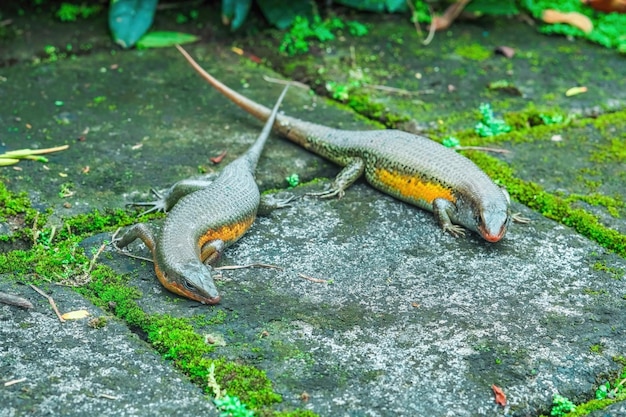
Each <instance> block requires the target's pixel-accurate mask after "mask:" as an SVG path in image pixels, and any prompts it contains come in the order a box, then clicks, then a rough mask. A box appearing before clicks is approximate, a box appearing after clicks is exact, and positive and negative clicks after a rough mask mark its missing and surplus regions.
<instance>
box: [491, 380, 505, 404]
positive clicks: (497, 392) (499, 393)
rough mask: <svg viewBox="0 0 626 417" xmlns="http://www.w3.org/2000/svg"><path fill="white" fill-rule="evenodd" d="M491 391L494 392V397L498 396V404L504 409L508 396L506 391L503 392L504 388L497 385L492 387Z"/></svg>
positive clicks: (496, 399)
mask: <svg viewBox="0 0 626 417" xmlns="http://www.w3.org/2000/svg"><path fill="white" fill-rule="evenodd" d="M491 389H492V390H493V395H495V396H496V398H495V401H496V404H498V405H501V406H502V407H504V406H505V405H506V395H505V394H504V391H502V388H500V387H499V386H497V385H492V386H491Z"/></svg>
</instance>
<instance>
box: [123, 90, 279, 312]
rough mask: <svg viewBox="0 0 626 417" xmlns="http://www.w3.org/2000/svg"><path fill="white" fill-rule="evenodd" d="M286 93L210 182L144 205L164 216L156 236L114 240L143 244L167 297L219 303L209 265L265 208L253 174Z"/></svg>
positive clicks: (141, 233) (135, 234) (135, 231)
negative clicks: (249, 140) (243, 149)
mask: <svg viewBox="0 0 626 417" xmlns="http://www.w3.org/2000/svg"><path fill="white" fill-rule="evenodd" d="M288 88H289V85H287V86H286V87H285V88H284V90H283V91H282V93H281V95H280V97H279V98H278V100H277V101H276V104H275V105H274V108H273V109H272V110H271V112H270V114H269V117H268V118H267V121H266V123H265V126H264V127H263V130H262V132H261V134H260V135H259V137H258V138H257V139H256V141H255V142H254V144H253V145H252V146H251V147H250V148H249V149H248V150H247V151H246V152H245V153H244V154H243V155H241V156H240V157H239V158H237V159H235V160H234V161H233V162H231V163H229V164H228V165H227V166H226V167H224V169H223V170H222V172H221V173H220V174H219V176H218V177H217V178H216V179H215V180H214V181H212V182H198V181H195V180H191V181H188V180H182V181H179V182H178V183H176V184H174V185H173V186H172V187H170V189H169V190H168V191H167V192H166V193H165V195H164V196H162V197H161V199H160V200H159V201H156V202H153V203H142V205H153V209H154V210H163V211H167V215H166V217H165V222H164V224H163V226H162V228H161V230H160V231H159V232H158V233H156V232H155V231H153V229H152V228H151V227H149V226H148V225H147V224H145V223H138V224H135V225H133V226H131V227H130V228H129V229H128V230H127V231H126V232H125V233H124V234H123V235H122V236H121V237H120V238H117V239H114V241H113V243H114V244H115V246H116V247H117V248H118V249H122V248H124V247H126V246H127V245H128V244H130V243H131V242H132V241H134V240H135V239H141V240H142V241H143V242H144V244H145V245H146V246H147V247H148V249H149V250H150V251H151V252H152V257H153V261H154V270H155V273H156V276H157V278H158V280H159V281H160V282H161V284H163V286H164V287H165V288H167V289H168V290H170V291H171V292H173V293H175V294H178V295H181V296H183V297H187V298H190V299H192V300H195V301H199V302H201V303H204V304H217V303H218V302H219V301H220V294H219V292H218V290H217V288H216V286H215V282H214V281H213V277H212V267H211V265H212V264H214V263H215V261H217V259H218V258H219V256H220V255H221V253H222V252H223V251H224V249H225V248H226V247H228V246H230V245H232V244H233V243H234V242H236V241H237V240H238V239H239V238H240V237H241V236H242V235H243V234H244V233H245V232H246V231H247V230H248V229H249V228H250V227H251V226H252V223H253V222H254V220H255V218H256V215H257V212H258V210H259V206H260V205H261V204H262V203H264V202H263V201H262V200H261V196H260V193H259V188H258V186H257V184H256V182H255V178H254V172H255V169H256V165H257V162H258V160H259V157H260V156H261V152H262V151H263V147H264V145H265V142H266V141H267V138H268V137H269V135H270V132H271V130H272V126H273V124H274V121H275V119H276V116H277V114H278V108H279V107H280V104H281V102H282V100H283V98H284V96H285V93H286V92H287V89H288ZM172 196H173V197H172ZM176 199H178V200H177V201H175V200H176ZM288 202H289V200H283V201H278V202H275V203H274V207H275V208H279V207H285V205H286V203H288ZM267 205H268V207H264V208H270V207H269V205H270V203H269V202H268V203H267Z"/></svg>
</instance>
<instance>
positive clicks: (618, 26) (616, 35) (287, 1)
mask: <svg viewBox="0 0 626 417" xmlns="http://www.w3.org/2000/svg"><path fill="white" fill-rule="evenodd" d="M45 1H46V0H31V2H32V4H33V5H35V6H41V5H42V4H44V3H45ZM70 1H71V0H70ZM70 1H68V2H64V3H62V4H61V6H60V7H59V8H58V10H56V16H57V17H58V18H59V20H62V21H74V20H77V19H78V18H88V17H90V16H91V15H93V14H96V13H98V12H100V10H101V9H102V8H103V7H104V6H103V5H101V4H96V5H93V4H89V2H84V1H83V2H81V3H73V2H70ZM74 1H76V2H78V1H79V0H74ZM457 1H462V0H457ZM409 2H410V3H409ZM594 2H595V3H597V2H598V1H596V0H584V1H581V0H472V1H469V2H467V1H463V3H467V4H466V5H465V9H464V11H465V12H467V13H471V14H472V15H473V16H474V17H476V16H478V17H480V16H485V15H487V16H491V17H492V18H496V19H502V18H505V19H506V18H508V17H510V16H514V15H518V14H522V13H529V14H530V15H532V16H533V17H534V18H536V19H538V20H544V21H547V20H545V19H543V16H544V13H545V12H546V11H551V12H558V13H566V14H567V13H570V14H571V13H577V14H578V15H579V16H582V17H584V18H585V19H587V20H588V22H589V25H590V29H589V31H587V32H585V31H583V30H581V29H580V28H578V27H575V26H572V25H569V24H567V23H555V24H541V25H538V29H539V30H540V31H541V32H543V33H546V34H552V33H557V34H565V35H568V36H576V37H584V38H585V39H588V40H591V41H593V42H596V43H599V44H601V45H603V46H606V47H609V48H616V49H618V50H619V51H621V52H626V37H625V36H624V35H623V28H624V27H626V14H624V13H622V14H620V13H615V12H614V13H602V12H599V11H598V10H601V9H598V10H596V9H597V8H596V9H594V8H592V7H591V3H594ZM318 4H322V1H319V0H318V1H317V2H315V1H314V0H299V1H298V0H296V1H294V0H221V11H220V14H221V17H222V22H223V23H224V24H225V25H227V26H228V27H230V29H231V30H237V29H239V28H241V27H242V26H243V25H244V23H245V21H246V18H247V16H248V14H249V13H250V10H251V8H252V7H253V6H254V7H255V8H257V9H258V10H260V11H261V13H262V14H263V16H264V17H265V18H266V20H267V22H268V23H269V24H270V25H272V26H274V27H276V28H278V29H280V30H285V29H288V28H291V31H290V32H288V33H287V34H286V35H285V39H284V40H283V44H282V45H281V50H282V51H283V52H284V53H287V54H294V53H298V52H302V51H306V50H307V48H308V41H307V39H313V40H319V41H320V42H328V41H331V40H332V39H333V37H334V35H333V30H338V28H339V26H337V25H336V22H337V19H336V18H333V16H332V12H331V13H330V16H328V15H327V14H325V13H320V12H319V10H318ZM326 4H331V3H330V2H328V1H326ZM332 4H333V5H342V6H346V7H351V8H355V9H358V10H364V11H369V12H374V13H404V14H406V15H407V16H408V20H410V21H412V22H421V23H428V22H430V21H431V18H432V17H433V14H440V13H442V12H443V11H444V9H445V8H446V7H447V6H448V5H449V4H450V1H441V0H408V2H407V0H334V1H333V2H332ZM157 6H158V0H111V1H110V3H109V27H110V30H111V34H112V36H113V39H114V41H115V42H116V43H118V44H119V45H120V46H122V47H123V48H130V47H132V46H134V45H137V46H139V47H147V48H151V47H159V46H170V45H172V44H174V43H183V42H189V41H193V40H195V39H196V38H195V37H193V36H192V35H186V36H187V38H185V37H183V34H178V33H169V32H160V33H156V34H150V35H149V37H148V39H143V37H144V36H145V34H146V33H147V32H148V30H149V28H150V26H151V25H152V22H153V20H154V15H155V13H156V12H157ZM203 7H211V6H203ZM197 13H198V12H197V11H195V14H196V16H197ZM181 16H182V15H181ZM190 16H191V15H190ZM182 17H183V20H186V19H188V17H186V16H182ZM191 18H192V19H193V17H191ZM0 23H1V22H0ZM181 23H182V22H181ZM407 23H408V22H407ZM350 24H351V22H346V23H345V24H344V23H343V22H342V25H345V27H346V28H347V29H348V32H350V33H351V34H353V35H356V36H361V35H363V34H365V32H366V30H365V27H364V26H363V25H361V26H360V27H354V26H350ZM0 27H1V26H0ZM140 39H141V40H142V41H141V42H140V43H139V44H138V42H139V40H140Z"/></svg>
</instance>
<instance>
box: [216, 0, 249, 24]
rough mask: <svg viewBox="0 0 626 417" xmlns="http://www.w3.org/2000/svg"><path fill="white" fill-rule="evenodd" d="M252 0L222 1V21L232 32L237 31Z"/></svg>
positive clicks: (246, 14)
mask: <svg viewBox="0 0 626 417" xmlns="http://www.w3.org/2000/svg"><path fill="white" fill-rule="evenodd" d="M251 3H252V0H222V21H223V22H224V24H226V25H229V26H230V28H231V29H232V30H236V29H239V28H240V27H241V25H242V24H243V22H244V20H246V16H248V11H250V4H251Z"/></svg>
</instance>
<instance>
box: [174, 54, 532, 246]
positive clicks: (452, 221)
mask: <svg viewBox="0 0 626 417" xmlns="http://www.w3.org/2000/svg"><path fill="white" fill-rule="evenodd" d="M176 48H178V51H179V52H180V53H181V54H182V55H183V56H184V57H185V59H186V60H187V62H188V63H189V64H190V65H191V67H192V68H193V69H194V70H195V71H196V72H197V73H198V74H199V75H200V76H201V77H202V78H203V79H204V80H205V81H207V82H208V83H209V84H210V85H211V86H213V87H214V88H215V89H216V90H218V91H219V92H220V93H222V94H223V95H224V96H225V97H226V98H228V99H229V100H231V101H232V102H233V103H235V104H236V105H237V106H239V107H241V108H242V109H244V110H245V111H246V112H248V113H250V114H251V115H252V116H254V117H256V118H257V119H260V120H267V119H268V117H269V115H270V110H269V109H268V108H267V107H265V106H263V105H261V104H259V103H256V102H255V101H253V100H251V99H249V98H247V97H245V96H244V95H242V94H240V93H238V92H236V91H234V90H232V89H231V88H229V87H228V86H226V85H225V84H223V83H222V82H220V81H219V80H217V79H216V78H215V77H213V76H212V75H210V74H209V73H208V72H207V71H205V70H204V69H203V68H202V67H201V66H200V65H199V64H198V63H197V62H196V61H195V60H194V59H193V58H192V57H191V55H189V53H187V51H185V50H184V49H183V48H182V47H181V46H180V45H176ZM274 128H275V129H276V130H277V131H278V132H279V133H280V134H281V135H283V136H285V137H286V138H287V139H289V140H290V141H292V142H294V143H296V144H298V145H300V146H302V147H304V148H305V149H307V150H309V151H311V152H313V153H316V154H318V155H320V156H322V157H324V158H326V159H328V160H330V161H332V162H334V163H336V164H338V165H340V166H342V167H343V168H342V170H341V171H340V172H339V174H338V175H337V176H336V178H335V179H334V181H333V182H332V184H331V186H330V189H328V190H326V191H323V192H320V193H312V194H313V195H317V196H319V197H322V198H327V197H333V196H337V197H338V198H341V197H342V196H343V195H344V193H345V190H346V189H347V188H348V187H349V186H350V185H352V184H353V183H354V182H355V181H356V180H357V179H358V178H359V177H361V176H362V175H364V176H365V179H366V180H367V181H368V182H369V183H370V184H371V185H372V186H373V187H374V188H376V189H378V190H380V191H382V192H384V193H387V194H389V195H391V196H393V197H395V198H397V199H399V200H401V201H404V202H407V203H409V204H412V205H415V206H417V207H420V208H422V209H425V210H428V211H431V212H432V213H433V214H434V216H435V218H436V220H437V221H438V223H439V225H440V226H441V228H442V229H443V230H444V232H448V233H449V234H451V235H452V236H454V237H459V236H464V235H465V229H464V228H467V229H469V230H471V231H474V232H476V233H478V234H479V235H480V236H481V237H482V238H483V239H485V240H486V241H488V242H498V241H500V240H501V239H502V238H503V237H504V235H505V234H506V232H507V229H508V227H509V225H510V222H511V220H512V219H514V220H516V221H519V222H526V220H527V219H524V218H522V217H521V216H517V215H513V214H512V213H511V209H510V204H511V201H510V198H509V194H508V193H507V191H506V190H505V189H504V188H501V187H499V186H498V185H496V184H495V183H494V182H493V180H491V178H490V177H489V176H488V175H487V174H486V173H485V172H483V171H482V170H481V169H480V168H479V167H478V166H477V165H475V164H474V163H473V162H472V161H470V160H469V159H468V158H466V157H465V156H463V155H461V154H459V153H457V152H455V151H454V150H452V149H450V148H446V147H445V146H443V145H441V144H440V143H437V142H435V141H433V140H431V139H429V138H427V137H425V136H420V135H415V134H411V133H408V132H404V131H401V130H392V129H386V130H385V129H384V130H367V131H349V130H341V129H334V128H331V127H327V126H324V125H321V124H316V123H311V122H307V121H304V120H300V119H297V118H294V117H290V116H286V115H279V116H278V117H277V118H276V122H275V124H274Z"/></svg>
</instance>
